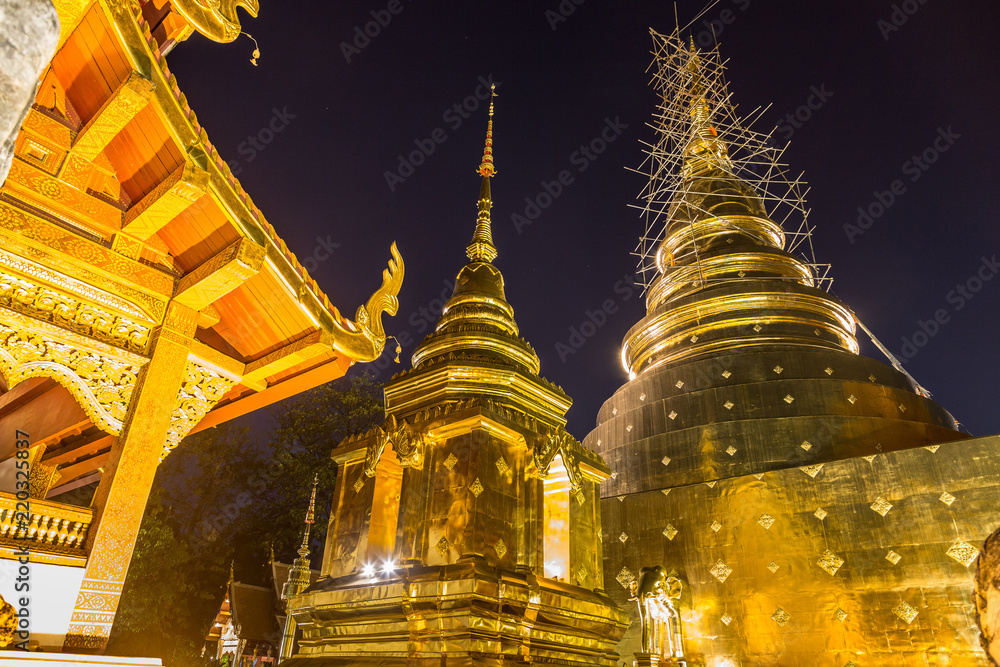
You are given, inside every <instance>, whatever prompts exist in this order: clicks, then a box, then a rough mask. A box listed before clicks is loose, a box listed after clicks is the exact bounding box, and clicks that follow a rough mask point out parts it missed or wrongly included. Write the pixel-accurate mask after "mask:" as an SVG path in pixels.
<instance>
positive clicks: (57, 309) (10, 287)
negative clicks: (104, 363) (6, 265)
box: [0, 272, 149, 354]
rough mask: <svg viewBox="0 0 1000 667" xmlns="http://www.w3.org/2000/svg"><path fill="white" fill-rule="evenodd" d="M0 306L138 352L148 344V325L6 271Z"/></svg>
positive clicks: (2, 277)
mask: <svg viewBox="0 0 1000 667" xmlns="http://www.w3.org/2000/svg"><path fill="white" fill-rule="evenodd" d="M0 305H3V306H7V307H8V308H10V309H11V310H16V311H18V312H21V313H24V314H26V315H30V316H32V317H36V318H38V319H41V320H45V321H47V322H52V323H54V324H56V325H58V326H61V327H64V328H66V329H70V330H72V331H76V332H77V333H82V334H85V335H88V336H92V337H94V338H97V339H98V340H100V341H103V342H105V343H109V344H111V345H115V346H117V347H121V348H124V349H127V350H131V351H133V352H138V353H140V354H143V353H145V352H146V351H147V349H148V347H149V328H148V327H146V326H143V325H141V324H138V323H136V322H133V321H132V320H130V319H127V318H125V317H120V316H117V315H114V314H113V313H110V312H108V311H106V310H103V309H101V308H95V307H94V306H91V305H89V304H86V303H82V302H80V301H77V300H76V299H74V298H72V297H69V296H66V295H64V294H61V293H59V292H56V291H55V290H52V289H49V288H47V287H43V286H41V285H36V284H34V283H31V282H28V281H27V280H23V279H21V278H18V277H17V276H14V275H11V274H9V273H2V272H0Z"/></svg>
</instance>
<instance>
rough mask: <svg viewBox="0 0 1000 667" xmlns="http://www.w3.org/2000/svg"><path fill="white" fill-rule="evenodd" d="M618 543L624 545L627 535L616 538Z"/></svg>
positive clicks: (623, 534)
mask: <svg viewBox="0 0 1000 667" xmlns="http://www.w3.org/2000/svg"><path fill="white" fill-rule="evenodd" d="M618 541H619V542H621V543H622V544H625V543H626V542H627V541H628V535H626V534H625V533H622V534H621V535H619V536H618Z"/></svg>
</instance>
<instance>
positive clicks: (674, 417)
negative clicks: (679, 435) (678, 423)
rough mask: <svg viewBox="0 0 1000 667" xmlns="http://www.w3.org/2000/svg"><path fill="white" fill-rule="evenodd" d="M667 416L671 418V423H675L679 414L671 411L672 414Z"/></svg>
mask: <svg viewBox="0 0 1000 667" xmlns="http://www.w3.org/2000/svg"><path fill="white" fill-rule="evenodd" d="M667 416H668V417H670V419H671V421H673V420H674V419H677V413H676V412H674V411H673V410H671V411H670V414H669V415H667Z"/></svg>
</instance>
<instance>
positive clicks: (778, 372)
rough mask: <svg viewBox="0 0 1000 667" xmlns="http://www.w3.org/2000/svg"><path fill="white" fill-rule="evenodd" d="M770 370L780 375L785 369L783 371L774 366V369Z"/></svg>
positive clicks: (779, 367)
mask: <svg viewBox="0 0 1000 667" xmlns="http://www.w3.org/2000/svg"><path fill="white" fill-rule="evenodd" d="M771 370H773V371H774V372H775V373H777V374H778V375H781V373H782V372H783V371H784V370H785V369H784V368H782V367H781V366H775V367H774V368H772V369H771Z"/></svg>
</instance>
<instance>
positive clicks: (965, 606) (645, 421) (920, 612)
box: [584, 33, 1000, 667]
mask: <svg viewBox="0 0 1000 667" xmlns="http://www.w3.org/2000/svg"><path fill="white" fill-rule="evenodd" d="M653 37H654V52H655V53H656V57H657V66H658V68H659V72H658V76H657V78H656V82H657V85H658V88H659V92H660V93H661V94H662V95H663V101H662V102H661V104H660V106H659V108H658V109H657V121H658V123H659V125H660V128H661V137H660V138H661V143H659V144H657V149H655V150H659V149H660V148H662V147H664V146H666V145H667V144H665V143H663V141H662V140H663V139H664V136H663V135H664V134H667V133H672V134H671V136H670V137H667V138H669V139H670V144H669V147H668V148H669V150H667V149H664V150H663V152H662V153H657V154H655V155H654V156H653V157H654V159H657V160H660V164H671V165H673V167H674V170H673V171H672V172H671V175H670V178H671V179H673V180H672V181H669V184H670V185H669V187H667V186H664V187H662V188H660V189H657V188H659V185H657V183H660V184H663V183H666V182H668V180H669V179H667V178H666V177H665V176H663V174H661V173H658V172H654V174H653V179H652V181H651V182H652V186H651V189H650V190H649V191H647V192H649V193H650V204H649V207H648V209H647V211H651V212H652V213H653V214H654V215H657V216H659V220H660V223H659V224H660V225H661V229H662V232H663V233H662V237H661V239H662V240H661V241H660V242H659V244H658V246H657V247H655V255H654V261H655V277H654V278H653V279H652V281H651V283H650V285H649V288H648V291H647V314H646V316H645V317H644V318H643V319H642V320H641V321H640V322H639V323H638V324H636V325H635V326H634V327H633V328H632V329H631V330H630V331H629V332H628V334H627V335H626V337H625V341H624V343H623V346H622V362H623V365H624V366H625V369H626V371H627V372H628V373H629V375H630V380H629V381H628V382H627V383H626V384H625V385H623V386H622V387H621V388H620V389H618V391H617V392H615V394H614V395H613V396H612V397H611V398H610V399H609V400H608V401H607V402H606V403H605V404H604V406H603V407H602V408H601V410H600V413H599V415H598V419H597V427H596V428H595V429H594V430H593V431H592V432H591V433H590V434H589V435H588V437H587V438H586V439H585V441H584V444H585V445H586V446H588V447H590V448H593V449H595V450H597V451H598V452H599V453H600V454H601V455H602V457H603V458H604V459H605V460H606V461H607V462H608V463H609V465H610V466H611V469H612V471H613V474H612V479H610V480H608V481H607V482H605V483H604V485H603V486H602V495H603V498H604V499H603V501H602V515H603V520H604V525H603V529H604V535H605V536H606V540H605V553H606V558H605V573H606V574H605V576H606V580H607V587H608V591H609V593H610V594H611V597H612V599H614V600H616V601H617V602H618V603H619V604H620V605H622V606H623V607H624V606H626V601H627V600H628V597H629V592H628V587H629V586H630V585H631V583H632V581H633V580H634V579H635V577H636V576H637V573H638V572H639V570H640V568H642V567H644V566H647V565H650V564H655V563H663V564H664V566H665V567H666V568H667V569H668V570H671V571H674V570H675V571H676V572H675V576H677V577H678V578H679V579H680V580H682V581H684V582H685V584H687V585H686V586H685V588H684V595H683V597H682V605H681V609H682V612H681V615H682V621H683V622H682V626H683V632H684V636H685V645H686V647H687V649H688V650H689V651H691V653H692V654H700V655H701V656H703V657H704V659H705V660H706V661H707V664H717V665H831V666H834V665H835V666H836V667H843V666H844V665H890V664H891V665H911V664H913V665H917V664H919V665H925V664H928V662H927V661H928V660H929V661H930V663H931V664H951V665H959V664H961V665H973V664H980V661H981V660H982V659H983V657H984V656H983V654H982V652H981V650H980V648H979V642H978V637H977V635H978V632H977V631H976V629H975V627H974V623H973V620H972V619H973V618H974V608H973V605H972V599H971V593H972V588H973V586H972V581H973V579H972V574H973V572H972V568H970V566H971V564H972V563H973V561H974V560H975V556H976V552H977V547H976V546H975V545H978V544H979V543H980V542H981V541H982V539H983V538H984V537H985V536H986V535H987V534H988V533H989V532H990V531H991V530H992V529H993V528H995V527H996V526H997V524H1000V506H998V505H997V504H996V502H995V497H996V491H995V488H996V485H997V484H998V482H1000V474H998V472H1000V470H998V466H997V463H996V461H997V460H998V457H997V454H1000V439H998V438H996V437H992V438H977V439H969V438H968V436H966V435H964V434H962V433H959V432H958V430H957V425H956V423H955V421H954V419H953V418H952V417H951V415H950V414H949V413H948V412H946V411H945V410H944V409H943V408H942V407H941V406H939V405H938V404H936V403H934V402H933V401H932V400H930V399H929V398H928V395H927V393H926V391H925V390H923V389H922V388H921V387H920V386H919V385H917V384H916V383H915V382H913V381H912V379H911V378H910V377H909V376H908V375H906V374H905V373H904V372H901V370H902V369H901V368H900V369H899V370H897V369H895V368H892V367H889V366H887V365H885V364H883V363H880V362H877V361H875V360H873V359H869V358H866V357H863V356H859V354H858V343H857V341H856V339H855V324H856V320H855V317H854V314H853V313H852V311H851V310H850V309H849V308H848V307H847V306H846V305H844V304H843V303H842V302H840V301H839V300H838V299H836V298H834V297H833V296H831V295H830V294H828V293H826V292H825V291H823V290H822V289H819V288H818V286H817V285H818V280H817V277H816V275H815V273H814V269H813V265H811V264H810V263H809V262H808V261H805V260H803V259H802V258H800V257H799V256H798V255H797V254H796V253H792V252H790V251H789V249H788V248H789V245H790V234H789V232H787V231H786V230H785V229H783V228H782V226H781V225H779V224H778V223H777V222H775V219H774V218H772V217H771V216H770V215H769V213H768V211H769V210H771V208H769V207H768V205H767V203H766V202H765V199H764V192H763V190H762V189H761V187H758V185H759V184H760V183H763V185H764V186H766V185H767V183H766V179H767V177H766V176H765V177H761V178H762V180H761V181H758V183H756V184H755V183H752V179H753V175H752V174H750V175H749V176H746V177H744V176H745V175H746V172H744V171H743V170H741V168H740V167H741V164H742V165H745V164H746V163H747V161H749V162H754V161H756V162H757V163H760V162H762V161H763V160H764V158H763V157H761V156H762V155H763V156H765V157H766V154H767V153H766V151H767V149H766V146H764V145H763V144H762V143H759V144H756V145H755V146H751V147H750V150H749V151H748V150H747V146H746V142H747V141H748V137H749V138H750V139H752V138H753V137H752V135H751V134H750V133H748V132H746V131H745V130H743V129H742V128H740V127H739V126H738V125H735V124H734V123H733V122H732V117H733V116H732V115H731V114H730V113H729V112H731V106H729V105H730V102H729V95H728V92H727V91H726V88H725V82H724V81H723V80H722V78H721V65H720V64H719V60H718V53H717V52H709V53H702V52H698V51H697V50H696V49H695V48H694V46H693V45H691V46H690V47H687V46H686V45H684V43H683V42H682V41H681V40H680V39H679V37H678V35H677V33H674V34H673V35H671V36H667V37H664V36H661V35H658V34H656V33H653ZM727 133H728V134H727ZM762 146H764V147H763V148H762ZM734 148H736V149H739V150H741V151H742V154H743V155H744V156H746V155H747V154H748V153H749V154H750V157H749V158H745V161H744V162H743V163H740V162H739V161H738V160H736V159H734V157H733V155H732V153H733V149H734ZM770 173H774V172H770ZM657 179H660V180H659V181H658V180H657ZM748 179H749V180H748ZM664 193H666V194H664ZM772 203H773V202H772ZM608 538H610V539H608ZM688 595H690V598H688ZM627 608H629V609H632V607H627ZM633 615H634V613H633ZM637 627H638V624H633V626H632V629H631V630H630V631H629V633H628V634H627V635H626V637H625V640H624V641H623V643H622V645H621V646H620V647H619V651H620V652H621V653H622V654H623V655H626V654H629V653H631V652H633V651H636V650H638V647H639V641H640V637H638V636H637V630H636V628H637Z"/></svg>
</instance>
